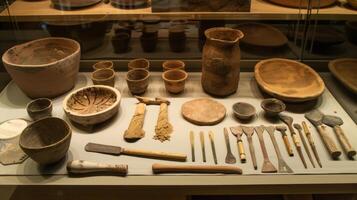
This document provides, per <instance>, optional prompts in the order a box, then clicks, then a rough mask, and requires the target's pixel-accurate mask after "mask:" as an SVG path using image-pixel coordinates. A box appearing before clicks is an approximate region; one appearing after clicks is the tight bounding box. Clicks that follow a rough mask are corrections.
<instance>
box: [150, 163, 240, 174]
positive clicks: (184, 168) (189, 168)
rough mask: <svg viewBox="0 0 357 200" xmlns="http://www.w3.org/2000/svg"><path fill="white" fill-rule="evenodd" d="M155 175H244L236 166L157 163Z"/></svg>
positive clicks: (153, 167)
mask: <svg viewBox="0 0 357 200" xmlns="http://www.w3.org/2000/svg"><path fill="white" fill-rule="evenodd" d="M152 171H153V172H154V173H155V174H160V173H222V174H242V169H241V168H239V167H235V166H212V165H167V164H159V163H155V164H153V165H152Z"/></svg>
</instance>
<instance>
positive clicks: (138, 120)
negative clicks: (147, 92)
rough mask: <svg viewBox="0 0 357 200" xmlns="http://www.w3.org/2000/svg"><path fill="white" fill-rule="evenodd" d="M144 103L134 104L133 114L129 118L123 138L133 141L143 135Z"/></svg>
mask: <svg viewBox="0 0 357 200" xmlns="http://www.w3.org/2000/svg"><path fill="white" fill-rule="evenodd" d="M145 109H146V105H145V104H143V103H138V104H137V105H136V109H135V113H134V116H133V117H132V118H131V121H130V124H129V127H128V129H127V130H126V131H125V132H124V139H125V140H127V141H129V142H133V141H136V140H139V139H141V138H143V137H144V136H145V131H144V130H143V125H144V117H145Z"/></svg>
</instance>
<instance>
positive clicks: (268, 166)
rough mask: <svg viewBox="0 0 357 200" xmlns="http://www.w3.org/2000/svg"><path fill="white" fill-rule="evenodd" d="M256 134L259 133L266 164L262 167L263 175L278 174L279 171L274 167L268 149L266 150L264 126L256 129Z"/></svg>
mask: <svg viewBox="0 0 357 200" xmlns="http://www.w3.org/2000/svg"><path fill="white" fill-rule="evenodd" d="M255 132H257V135H258V138H259V143H260V147H261V149H262V152H263V157H264V162H263V166H262V173H276V172H277V171H278V170H277V169H276V168H275V167H274V165H273V163H272V162H271V161H270V160H269V156H268V152H267V149H266V148H265V143H264V137H263V133H264V126H257V127H255Z"/></svg>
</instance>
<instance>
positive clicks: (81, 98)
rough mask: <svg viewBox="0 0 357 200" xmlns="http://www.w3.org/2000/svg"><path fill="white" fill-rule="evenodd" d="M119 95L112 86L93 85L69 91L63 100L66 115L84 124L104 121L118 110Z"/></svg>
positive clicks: (88, 124)
mask: <svg viewBox="0 0 357 200" xmlns="http://www.w3.org/2000/svg"><path fill="white" fill-rule="evenodd" d="M120 100H121V95H120V92H119V91H118V90H117V89H115V88H112V87H109V86H105V85H95V86H87V87H83V88H80V89H78V90H76V91H74V92H71V93H70V94H68V95H67V96H66V98H65V99H64V101H63V109H64V112H65V113H66V115H67V117H68V118H69V119H70V120H72V121H74V122H76V123H78V124H82V125H84V126H90V125H94V124H98V123H101V122H104V121H106V120H108V119H110V118H111V117H113V116H114V115H115V114H116V113H117V112H118V110H119V105H120Z"/></svg>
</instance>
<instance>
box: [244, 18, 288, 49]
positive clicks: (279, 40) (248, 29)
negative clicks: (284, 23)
mask: <svg viewBox="0 0 357 200" xmlns="http://www.w3.org/2000/svg"><path fill="white" fill-rule="evenodd" d="M237 29H239V30H240V31H242V32H243V34H244V37H243V38H242V39H241V40H240V42H242V43H243V44H246V45H251V46H258V47H271V48H274V47H281V46H284V45H286V44H287V43H288V38H287V37H286V36H285V35H284V34H283V33H282V32H281V31H279V30H278V29H277V28H275V27H273V26H270V25H267V24H261V23H244V24H239V25H238V26H237Z"/></svg>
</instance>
